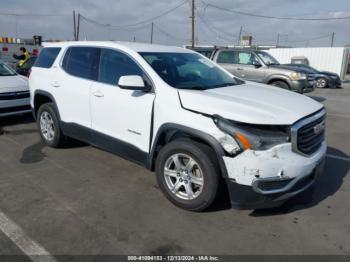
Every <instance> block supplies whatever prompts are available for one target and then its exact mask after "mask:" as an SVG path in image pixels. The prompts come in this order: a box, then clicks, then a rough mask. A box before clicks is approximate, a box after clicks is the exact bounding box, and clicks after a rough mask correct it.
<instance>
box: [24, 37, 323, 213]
mask: <svg viewBox="0 0 350 262" xmlns="http://www.w3.org/2000/svg"><path fill="white" fill-rule="evenodd" d="M29 84H30V92H31V106H32V109H33V113H34V116H35V117H36V119H37V122H38V126H39V129H40V133H41V136H42V139H43V140H44V141H45V142H46V144H47V145H49V146H52V147H59V146H62V145H63V144H64V143H65V142H66V141H67V140H66V138H67V137H72V138H75V139H79V140H82V141H85V142H88V143H90V144H92V145H94V146H97V147H100V148H102V149H104V150H107V151H110V152H112V153H115V154H117V155H119V156H122V157H124V158H127V159H129V160H132V161H134V162H136V163H139V164H141V165H143V166H145V167H147V168H148V169H150V170H152V171H153V170H155V172H156V175H157V180H158V183H159V186H160V188H161V190H162V191H163V193H164V194H165V196H166V197H167V198H168V199H169V200H170V201H171V202H173V203H174V204H175V205H177V206H179V207H181V208H184V209H188V210H193V211H200V210H204V209H206V208H208V207H209V206H210V205H211V204H212V203H213V202H214V200H215V199H216V197H217V195H218V193H219V192H220V190H225V188H223V187H226V189H228V192H229V196H230V199H231V203H232V205H233V206H235V207H239V208H249V209H251V208H267V207H274V206H278V205H280V204H281V203H283V202H284V201H285V200H287V199H289V198H290V197H292V196H294V195H296V194H298V193H300V192H302V191H304V190H306V189H307V188H309V187H310V186H311V185H312V184H313V182H314V181H315V179H316V178H317V176H318V174H319V173H320V172H322V169H323V163H324V159H325V154H326V148H327V146H326V141H325V118H326V112H325V109H324V107H323V105H322V104H320V103H318V102H316V101H314V100H312V99H311V98H309V97H306V96H303V95H300V94H296V93H293V92H291V91H287V90H283V89H281V88H276V87H273V86H268V85H264V84H258V83H253V82H245V81H243V80H241V79H238V78H236V77H235V76H234V75H232V74H230V73H229V72H228V71H226V70H225V69H223V68H222V67H220V66H219V65H217V64H215V63H214V62H212V61H210V60H209V59H207V58H205V57H204V56H202V55H200V54H198V53H195V52H193V51H190V50H186V49H183V48H177V47H168V46H159V45H148V44H137V43H119V42H66V43H65V42H64V43H54V44H49V45H47V46H46V47H45V48H44V49H43V50H42V52H41V54H40V56H39V58H38V59H37V61H36V63H35V65H34V67H33V68H32V73H31V75H30V79H29ZM130 175H132V174H130ZM116 190H117V189H116Z"/></svg>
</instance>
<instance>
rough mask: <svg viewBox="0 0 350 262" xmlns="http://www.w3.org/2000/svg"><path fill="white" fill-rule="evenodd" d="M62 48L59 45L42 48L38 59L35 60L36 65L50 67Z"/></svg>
mask: <svg viewBox="0 0 350 262" xmlns="http://www.w3.org/2000/svg"><path fill="white" fill-rule="evenodd" d="M60 50H61V48H58V47H46V48H44V49H43V50H41V52H40V55H39V57H38V59H37V60H36V61H35V63H34V66H35V67H42V68H50V67H51V66H52V64H53V62H55V60H56V57H57V55H58V53H59V52H60Z"/></svg>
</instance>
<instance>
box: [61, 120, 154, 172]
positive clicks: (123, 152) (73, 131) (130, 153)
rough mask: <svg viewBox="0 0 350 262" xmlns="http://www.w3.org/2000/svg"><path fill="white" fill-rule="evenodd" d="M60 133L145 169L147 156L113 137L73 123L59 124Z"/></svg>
mask: <svg viewBox="0 0 350 262" xmlns="http://www.w3.org/2000/svg"><path fill="white" fill-rule="evenodd" d="M60 127H61V129H62V132H63V133H64V134H65V135H66V136H68V137H71V138H74V139H77V140H80V141H83V142H85V143H88V144H91V145H93V146H95V147H98V148H100V149H102V150H105V151H108V152H110V153H112V154H115V155H118V156H120V157H122V158H125V159H127V160H130V161H132V162H135V163H136V164H139V165H141V166H144V167H147V163H148V157H149V154H148V153H146V152H144V151H142V150H140V149H139V148H137V147H135V146H134V145H131V144H129V143H126V142H124V141H122V140H119V139H116V138H114V137H111V136H108V135H105V134H102V133H100V132H97V131H95V130H91V129H89V128H87V127H84V126H80V125H78V124H74V123H65V122H62V121H61V122H60Z"/></svg>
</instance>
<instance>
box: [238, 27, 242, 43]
mask: <svg viewBox="0 0 350 262" xmlns="http://www.w3.org/2000/svg"><path fill="white" fill-rule="evenodd" d="M242 31H243V26H241V28H240V29H239V34H238V41H237V45H240V44H241V37H242Z"/></svg>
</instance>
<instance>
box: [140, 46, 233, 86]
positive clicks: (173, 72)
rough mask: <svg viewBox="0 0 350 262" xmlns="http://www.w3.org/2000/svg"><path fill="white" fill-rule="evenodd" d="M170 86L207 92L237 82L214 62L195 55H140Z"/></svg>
mask: <svg viewBox="0 0 350 262" xmlns="http://www.w3.org/2000/svg"><path fill="white" fill-rule="evenodd" d="M140 55H141V56H142V57H143V58H144V59H145V60H146V61H147V63H148V64H150V65H151V66H152V68H153V69H154V70H155V71H156V72H157V74H158V75H159V76H160V77H161V78H162V79H163V80H164V81H165V82H166V83H167V84H169V85H170V86H172V87H175V88H179V89H197V90H206V89H212V88H219V87H224V86H232V85H236V84H237V81H236V80H235V79H234V78H233V77H232V76H231V75H229V74H228V73H226V72H225V71H223V70H222V69H220V68H219V67H218V66H217V65H215V64H214V63H213V62H211V61H209V60H207V59H205V58H203V57H202V56H201V55H199V54H194V53H140Z"/></svg>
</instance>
